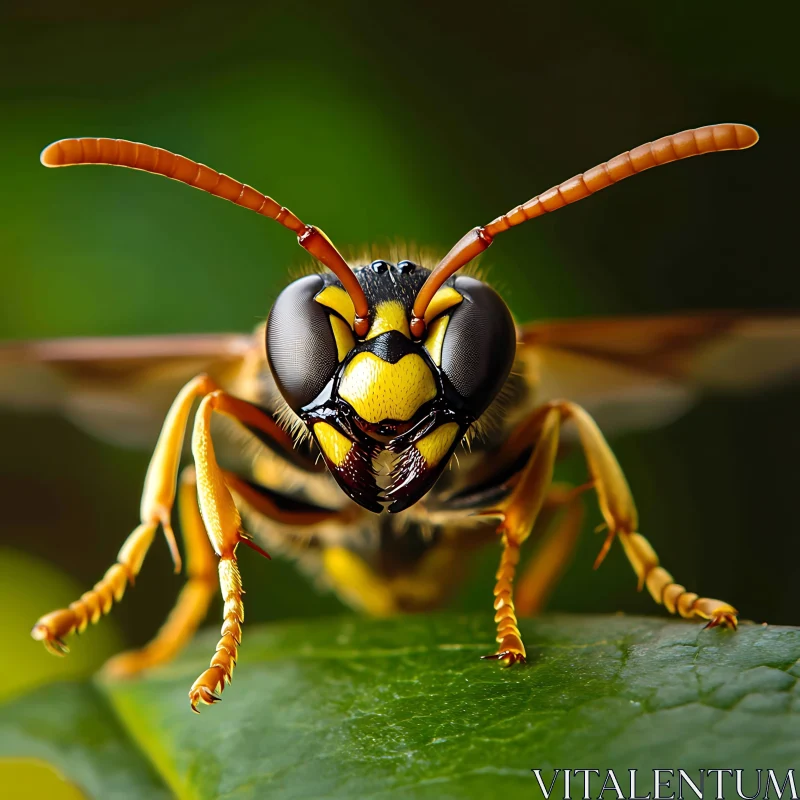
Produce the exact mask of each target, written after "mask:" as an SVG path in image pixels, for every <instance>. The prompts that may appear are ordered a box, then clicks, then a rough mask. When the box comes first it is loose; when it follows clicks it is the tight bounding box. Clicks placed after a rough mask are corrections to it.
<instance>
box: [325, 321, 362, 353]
mask: <svg viewBox="0 0 800 800" xmlns="http://www.w3.org/2000/svg"><path fill="white" fill-rule="evenodd" d="M329 319H330V321H331V328H332V330H333V338H334V339H335V340H336V355H337V357H338V359H339V361H344V359H345V356H346V355H347V354H348V353H349V352H350V351H351V350H352V349H353V348H354V347H355V346H356V340H355V339H354V338H353V332H352V331H351V330H350V328H348V327H347V323H346V322H344V321H343V320H341V319H339V317H336V316H334V315H333V314H331V315H330V316H329Z"/></svg>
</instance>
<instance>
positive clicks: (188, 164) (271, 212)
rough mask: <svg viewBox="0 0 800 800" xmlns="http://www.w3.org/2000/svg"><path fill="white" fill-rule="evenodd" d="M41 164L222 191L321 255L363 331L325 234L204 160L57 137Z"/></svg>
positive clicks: (350, 282)
mask: <svg viewBox="0 0 800 800" xmlns="http://www.w3.org/2000/svg"><path fill="white" fill-rule="evenodd" d="M41 161H42V164H44V165H45V166H46V167H68V166H72V165H74V164H108V165H111V166H116V167H130V168H131V169H139V170H142V171H143V172H152V173H154V174H155V175H164V176H165V177H167V178H172V180H175V181H180V182H181V183H185V184H187V185H188V186H193V187H194V188H195V189H202V190H203V191H204V192H208V193H209V194H213V195H216V196H217V197H222V198H224V199H225V200H230V201H231V202H232V203H236V205H237V206H244V207H245V208H249V209H250V210H251V211H255V212H256V213H257V214H263V215H264V216H265V217H269V218H270V219H274V220H275V222H279V223H280V224H281V225H283V227H284V228H288V229H289V230H290V231H293V232H294V233H296V234H297V241H298V242H299V243H300V246H301V247H304V248H305V249H306V250H308V252H309V253H311V255H312V256H314V258H316V259H318V260H319V261H321V262H322V263H323V264H324V265H325V266H326V267H328V269H330V270H331V272H333V273H334V274H335V275H336V277H337V278H338V279H339V280H340V281H341V282H342V286H344V288H345V289H346V291H347V293H348V294H349V295H350V299H351V300H352V301H353V306H354V307H355V312H356V317H355V326H354V327H355V332H356V335H357V336H366V334H367V331H368V329H369V319H368V315H369V305H368V304H367V298H366V295H365V294H364V290H363V289H362V288H361V284H359V282H358V279H357V278H356V276H355V273H354V272H353V270H351V269H350V267H349V266H348V265H347V262H346V261H345V260H344V258H342V255H341V254H340V253H339V251H338V250H337V249H336V248H335V247H334V245H333V243H332V242H331V240H330V239H328V237H327V236H326V235H325V234H324V233H323V232H322V231H321V230H320V229H319V228H316V227H315V226H313V225H306V224H305V223H304V222H302V221H301V220H300V219H299V218H298V217H297V216H296V215H295V214H293V213H292V212H291V211H289V209H288V208H284V207H283V206H282V205H280V204H279V203H276V202H275V201H274V200H273V199H272V198H271V197H267V196H266V195H264V194H261V192H258V191H256V190H255V189H254V188H253V187H252V186H248V185H247V184H245V183H239V181H235V180H234V179H233V178H230V177H229V176H227V175H224V174H222V173H221V172H217V171H216V170H213V169H211V168H210V167H207V166H205V164H199V163H198V162H196V161H192V160H191V159H190V158H184V157H183V156H179V155H175V153H170V152H169V151H167V150H162V149H161V148H160V147H151V146H150V145H148V144H139V143H138V142H129V141H127V140H125V139H93V138H81V139H62V140H61V141H59V142H53V144H51V145H48V146H47V147H46V148H45V149H44V150H43V151H42V156H41Z"/></svg>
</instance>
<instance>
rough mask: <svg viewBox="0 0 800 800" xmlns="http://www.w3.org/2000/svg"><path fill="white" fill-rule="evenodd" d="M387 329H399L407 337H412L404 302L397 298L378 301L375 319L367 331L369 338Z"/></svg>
mask: <svg viewBox="0 0 800 800" xmlns="http://www.w3.org/2000/svg"><path fill="white" fill-rule="evenodd" d="M386 331H399V332H400V333H402V334H403V336H405V337H406V339H410V338H411V331H410V330H409V328H408V318H407V317H406V310H405V308H404V307H403V304H402V303H400V302H399V301H397V300H385V301H384V302H382V303H378V306H377V308H376V309H375V319H374V320H373V321H372V325H371V326H370V329H369V333H367V339H374V338H375V337H376V336H380V334H382V333H386Z"/></svg>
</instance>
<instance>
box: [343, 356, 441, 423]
mask: <svg viewBox="0 0 800 800" xmlns="http://www.w3.org/2000/svg"><path fill="white" fill-rule="evenodd" d="M339 397H341V398H342V400H345V401H346V402H348V403H350V405H351V406H352V407H353V409H354V410H355V412H356V414H358V415H359V416H360V417H361V419H364V420H366V421H367V422H380V421H381V420H384V419H398V420H403V421H405V420H409V419H411V417H413V416H414V414H415V413H416V411H417V409H418V408H419V407H420V406H421V405H422V404H423V403H426V402H427V401H428V400H433V398H434V397H436V382H435V381H434V379H433V374H432V373H431V371H430V369H429V368H428V366H427V365H426V364H425V362H424V361H423V359H422V356H418V355H417V354H416V353H409V354H408V355H406V356H403V357H402V358H401V359H400V360H399V361H398V362H397V363H396V364H390V363H389V362H388V361H384V360H383V359H380V358H378V356H376V355H373V354H372V353H359V354H358V355H357V356H356V357H355V358H354V359H353V360H352V361H351V362H350V363H349V364H348V365H347V366H346V367H345V370H344V374H343V375H342V380H341V382H340V383H339Z"/></svg>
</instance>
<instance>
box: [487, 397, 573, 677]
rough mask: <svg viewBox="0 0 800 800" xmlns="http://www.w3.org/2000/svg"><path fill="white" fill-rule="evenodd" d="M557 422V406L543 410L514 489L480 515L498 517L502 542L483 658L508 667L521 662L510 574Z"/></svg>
mask: <svg viewBox="0 0 800 800" xmlns="http://www.w3.org/2000/svg"><path fill="white" fill-rule="evenodd" d="M560 421H561V414H560V413H559V411H558V409H546V410H545V413H544V414H543V417H542V419H541V425H538V424H537V427H536V430H537V431H538V433H539V439H538V442H537V444H536V447H535V449H534V451H533V454H532V455H531V458H530V460H529V461H528V463H527V464H526V465H525V468H524V469H523V471H522V474H521V475H520V479H519V482H518V483H517V485H516V486H515V487H514V491H513V492H512V493H511V495H510V496H509V497H508V498H507V500H506V501H504V502H503V503H502V505H501V506H500V508H498V509H493V510H491V511H486V512H484V516H495V517H498V518H499V519H500V525H499V526H498V528H497V532H498V533H499V534H500V535H501V537H502V542H503V554H502V556H501V558H500V567H499V569H498V570H497V574H496V575H495V577H496V578H497V583H496V584H495V587H494V597H495V600H494V608H495V612H496V613H495V616H494V621H495V623H496V624H497V644H498V647H497V652H495V653H493V654H492V655H489V656H484V658H488V659H497V660H499V661H503V662H505V663H506V664H508V665H509V666H510V665H512V664H516V663H524V661H525V645H524V644H523V643H522V636H521V635H520V632H519V627H518V625H517V614H516V609H515V607H514V597H513V595H514V575H515V573H516V569H517V564H518V563H519V549H520V546H521V545H522V543H523V542H524V541H525V540H526V539H527V538H528V536H530V533H531V530H532V529H533V525H534V523H535V522H536V519H537V517H538V516H539V512H540V511H541V510H542V506H543V505H544V502H545V499H546V497H547V492H548V491H549V489H550V484H551V483H552V480H553V467H554V465H555V460H556V454H557V451H558V433H559V425H560Z"/></svg>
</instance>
